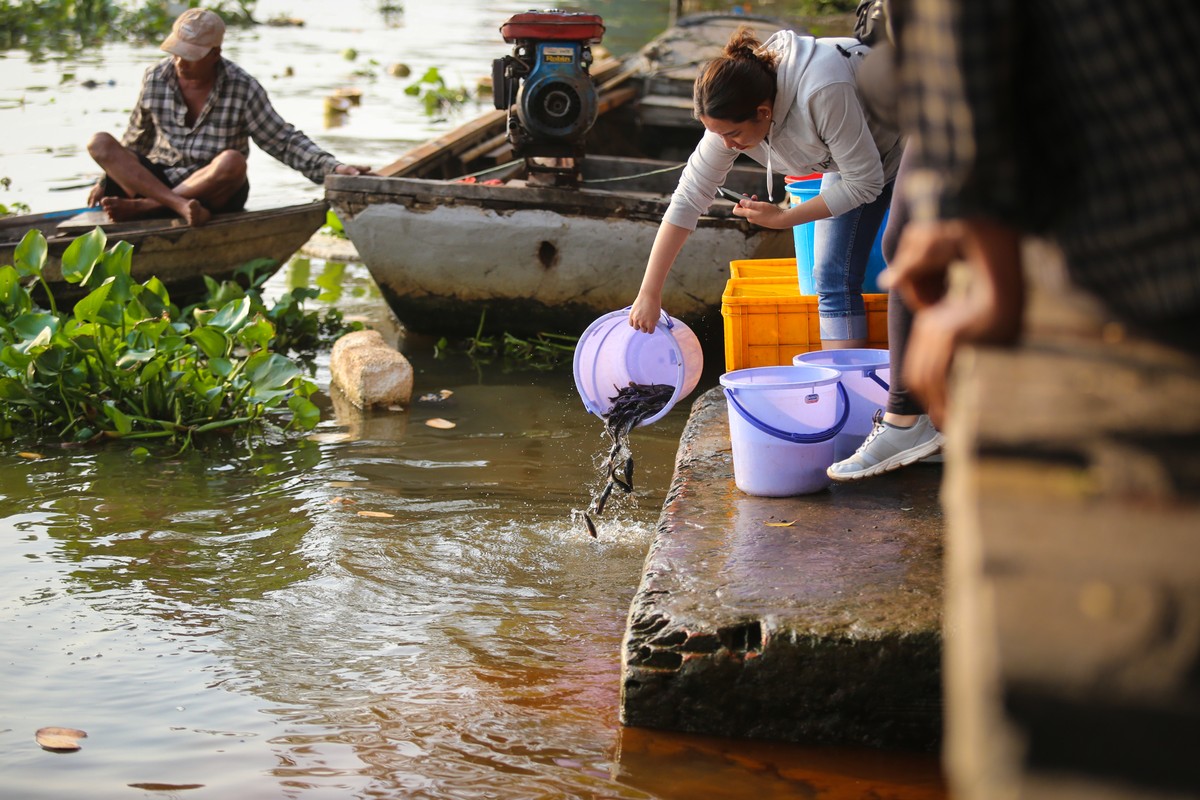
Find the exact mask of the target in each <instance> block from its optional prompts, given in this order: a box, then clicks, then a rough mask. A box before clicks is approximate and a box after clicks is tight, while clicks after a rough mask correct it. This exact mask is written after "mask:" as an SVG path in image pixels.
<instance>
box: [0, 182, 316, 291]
mask: <svg viewBox="0 0 1200 800" xmlns="http://www.w3.org/2000/svg"><path fill="white" fill-rule="evenodd" d="M328 207H329V206H328V204H327V203H326V202H325V201H324V200H315V201H312V202H309V203H303V204H299V205H293V206H283V207H278V208H269V209H263V210H259V211H239V212H237V213H233V214H218V215H217V216H215V217H213V218H212V219H211V220H210V221H209V222H208V223H207V224H206V225H202V226H200V227H195V228H194V227H191V226H189V225H185V224H184V223H183V221H182V220H179V219H177V218H176V219H145V220H136V221H131V222H111V221H109V220H108V215H107V214H105V213H104V212H103V211H97V210H88V209H75V210H71V211H55V212H49V213H46V214H30V215H25V216H17V217H6V218H2V219H0V265H3V264H11V263H12V262H13V252H14V251H15V250H16V246H17V244H18V243H19V242H20V241H21V238H22V237H23V236H24V235H25V233H26V232H27V231H29V230H30V229H31V228H37V229H39V230H41V231H42V233H43V234H44V235H45V236H46V243H47V245H48V251H49V253H48V257H47V259H46V266H45V271H44V274H45V276H46V280H47V282H48V283H49V284H50V288H51V289H52V290H53V292H54V297H55V300H56V301H57V302H58V304H59V305H60V306H62V305H64V304H66V305H69V304H71V303H73V302H75V301H76V300H78V299H79V298H80V297H81V296H82V294H83V293H82V292H81V291H80V289H79V287H78V285H77V284H71V283H67V282H66V281H64V280H63V279H62V272H61V269H62V265H61V258H62V254H63V251H64V250H66V248H67V246H68V245H69V244H70V243H71V242H73V241H74V240H75V239H76V238H78V237H79V236H81V235H83V234H84V233H87V232H88V231H90V230H92V229H93V228H95V227H100V228H101V229H103V230H104V233H105V235H106V236H107V237H108V241H109V246H111V245H112V244H113V243H115V242H118V241H126V242H128V243H129V244H131V245H133V267H132V270H133V277H134V279H135V280H137V281H139V282H141V281H145V280H147V279H149V278H150V277H151V276H155V277H157V278H158V279H159V280H161V281H162V282H163V284H164V285H166V287H167V291H169V292H170V293H171V299H172V301H174V302H176V303H178V302H181V301H185V302H186V301H188V300H194V299H196V298H198V297H201V296H203V293H204V291H205V285H204V276H206V275H207V276H209V277H211V278H212V279H214V280H216V281H223V280H228V279H230V278H232V277H233V274H234V272H235V271H236V270H237V268H238V267H240V266H242V265H243V264H246V263H247V262H250V261H254V260H255V259H259V258H266V259H270V260H272V261H274V262H276V267H278V266H279V265H282V264H283V263H284V262H285V261H287V259H288V258H290V257H291V255H292V254H293V253H295V252H296V251H297V250H298V249H299V248H300V246H301V245H303V244H304V243H305V242H306V241H307V240H308V238H309V237H310V236H312V234H313V233H314V232H315V231H316V230H317V229H318V228H320V227H321V226H322V225H324V224H325V213H326V210H327V209H328Z"/></svg>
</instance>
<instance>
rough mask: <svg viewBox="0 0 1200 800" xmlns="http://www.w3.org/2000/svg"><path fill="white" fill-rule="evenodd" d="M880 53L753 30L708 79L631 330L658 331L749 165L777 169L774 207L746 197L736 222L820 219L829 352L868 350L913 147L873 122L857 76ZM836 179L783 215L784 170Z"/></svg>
mask: <svg viewBox="0 0 1200 800" xmlns="http://www.w3.org/2000/svg"><path fill="white" fill-rule="evenodd" d="M867 52H868V48H867V47H866V46H865V45H863V44H861V43H860V42H859V41H858V40H857V39H850V38H831V39H815V38H813V37H811V36H802V35H800V34H797V33H794V32H792V31H779V32H778V33H776V34H775V35H773V36H772V37H771V38H770V39H768V40H767V41H766V43H764V44H760V43H759V41H758V40H757V39H756V38H755V37H754V35H753V33H752V32H751V31H749V30H748V29H746V28H742V29H740V30H738V31H737V33H735V34H734V35H733V36H732V37H731V38H730V40H729V43H728V44H727V45H726V46H725V52H724V54H723V55H722V56H720V57H718V58H716V59H714V60H713V61H711V62H709V63H708V65H707V66H706V67H705V69H704V71H703V72H702V73H701V75H700V77H699V78H697V80H696V88H695V97H694V102H695V115H696V118H697V119H698V120H699V121H700V122H701V124H703V125H704V127H705V133H704V136H703V137H702V138H701V140H700V143H699V144H698V145H697V146H696V149H695V151H694V152H693V153H692V155H691V157H690V158H689V159H688V163H687V166H686V167H685V168H684V170H683V174H682V175H681V176H680V179H679V186H678V187H677V188H676V190H675V193H674V195H673V196H672V198H671V204H670V206H669V207H668V208H667V212H666V214H665V215H664V216H663V221H662V224H661V225H660V226H659V229H658V234H657V236H656V237H655V240H654V245H653V247H652V248H651V251H650V258H649V260H648V261H647V264H646V272H645V275H644V277H643V279H642V285H641V289H640V290H639V291H638V296H637V299H636V300H635V301H634V303H633V307H632V309H631V310H630V314H629V324H630V325H632V326H633V327H634V328H637V329H638V330H641V331H645V332H647V333H650V332H652V331H653V330H654V327H655V325H656V324H657V323H658V320H659V316H660V311H661V303H662V289H663V285H664V284H665V283H666V280H667V275H668V273H669V272H670V270H671V266H672V265H673V264H674V262H675V259H676V258H677V257H678V255H679V252H680V250H682V249H683V245H684V243H685V242H686V241H687V238H688V236H689V235H690V234H691V232H692V231H693V230H695V229H696V222H697V220H698V219H699V218H700V216H701V215H702V214H704V213H705V212H706V211H707V210H708V207H709V206H710V205H711V204H712V201H713V198H714V196H715V193H716V189H717V187H718V186H720V185H721V184H722V183H724V181H725V177H726V175H728V173H729V171H730V169H731V168H732V167H733V163H734V161H735V160H737V157H738V156H739V155H741V154H743V153H745V154H746V155H747V156H749V157H750V158H752V159H754V160H755V161H757V162H759V163H760V164H762V165H763V166H765V167H766V168H767V192H766V194H767V201H766V202H763V201H759V200H757V199H755V198H745V199H743V200H741V201H739V203H738V206H737V208H735V209H734V212H733V213H734V214H736V215H738V216H741V217H745V218H746V219H748V220H749V221H750V222H753V223H755V224H756V225H761V226H763V227H767V228H789V227H792V226H794V225H801V224H805V223H809V222H816V224H817V227H816V228H815V230H814V251H815V259H816V262H817V263H816V264H815V265H814V281H815V284H816V288H817V294H818V311H819V314H820V322H821V339H822V342H823V344H824V346H825V347H826V348H831V347H863V346H865V345H866V342H867V320H866V312H865V310H864V308H863V300H862V283H863V277H864V273H865V272H866V265H867V259H868V256H869V255H870V250H871V246H872V245H873V244H874V241H875V237H876V234H877V233H878V231H879V226H880V224H881V223H882V221H883V215H884V212H885V211H886V210H887V207H888V203H889V201H890V199H891V191H892V182H893V180H894V179H895V177H896V170H897V168H898V167H899V163H900V155H901V152H902V150H903V140H902V138H901V136H900V134H899V133H898V132H896V131H895V130H892V129H889V128H887V127H886V126H884V125H882V124H879V123H877V122H875V121H873V120H870V119H868V115H867V113H866V110H865V109H864V107H863V103H862V99H861V98H860V96H859V93H858V88H857V84H856V81H855V75H856V73H857V71H858V67H859V65H860V63H861V62H862V59H863V57H864V56H865V55H866V53H867ZM774 172H783V173H785V174H794V175H803V174H807V173H811V172H820V173H824V178H823V180H822V182H821V191H820V194H819V195H818V196H816V197H814V198H812V199H811V200H807V201H805V202H803V203H800V204H798V205H795V206H792V207H791V208H787V209H784V208H781V207H780V206H779V205H776V203H775V202H774V200H775V198H774V197H773V195H772V192H771V183H772V178H771V176H772V174H773V173H774Z"/></svg>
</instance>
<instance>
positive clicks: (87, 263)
mask: <svg viewBox="0 0 1200 800" xmlns="http://www.w3.org/2000/svg"><path fill="white" fill-rule="evenodd" d="M106 245H107V240H106V237H105V235H104V232H103V231H102V230H101V229H100V228H96V229H95V230H93V231H92V232H90V233H88V234H86V235H84V236H81V237H79V238H78V239H76V240H75V241H74V242H72V243H71V245H70V246H69V247H68V248H67V249H66V251H65V252H64V253H63V256H62V274H63V278H64V279H65V280H66V281H68V282H70V283H77V284H80V285H81V286H83V287H84V288H87V289H89V290H90V291H89V293H88V294H87V295H86V296H84V297H83V298H82V299H81V300H79V301H78V302H77V303H76V304H75V306H74V308H73V309H72V310H71V311H70V312H69V313H66V312H60V311H59V309H58V308H57V307H56V303H55V299H54V295H53V292H52V291H51V290H50V286H49V284H48V282H47V281H46V279H45V276H44V272H43V270H44V268H45V265H46V258H47V246H46V240H45V237H44V236H43V235H42V234H41V232H40V231H37V230H32V231H30V232H29V233H27V234H26V235H25V237H24V238H23V239H22V240H21V243H20V245H19V246H18V247H17V249H16V251H15V253H14V257H13V262H14V263H13V264H11V265H6V266H0V436H3V437H5V438H8V437H11V436H13V435H14V434H15V433H16V432H18V431H19V432H22V433H39V434H45V435H51V436H54V437H57V438H59V439H63V440H67V441H75V442H92V441H98V440H102V439H168V440H173V442H175V443H178V444H179V446H180V449H183V448H186V447H188V446H189V445H191V444H192V443H193V439H194V437H196V436H199V435H203V434H206V433H210V432H213V431H218V430H228V429H233V428H242V429H244V430H245V431H246V432H247V434H249V433H253V432H261V431H263V430H264V429H265V428H266V427H268V426H270V427H290V428H299V429H303V430H308V429H311V428H313V427H314V426H315V425H316V423H317V422H318V420H319V416H320V414H319V411H318V410H317V408H316V406H315V405H313V403H312V402H311V401H310V400H309V399H308V398H309V396H310V395H311V394H312V393H313V392H314V391H316V388H317V387H316V384H315V383H313V382H312V381H310V380H308V379H307V378H306V377H305V376H304V375H303V374H302V371H301V369H300V368H299V367H298V366H297V365H296V364H294V363H293V362H292V361H291V360H289V359H288V358H287V357H286V356H283V355H281V354H279V353H276V352H272V351H271V349H270V345H271V341H272V338H273V337H274V335H275V329H274V326H273V325H272V323H271V322H270V321H269V320H268V319H266V318H265V317H264V316H263V315H262V314H259V313H251V301H250V298H248V297H241V298H239V299H235V300H232V301H230V302H228V303H225V304H224V305H221V306H220V307H217V308H195V309H193V311H192V313H191V315H190V317H191V318H190V319H178V318H175V317H174V316H173V313H174V314H176V315H178V313H179V312H178V311H177V310H176V309H175V308H174V307H173V306H172V305H171V301H170V297H169V296H168V293H167V289H166V287H165V286H164V285H163V284H162V282H161V281H159V280H158V279H157V278H151V279H150V280H148V281H146V282H144V283H141V284H139V283H137V282H135V281H134V280H133V279H132V278H131V277H130V265H131V263H132V255H133V248H132V246H131V245H129V244H128V243H127V242H117V243H116V244H115V245H113V246H112V247H111V248H109V249H107V250H106V249H105V248H106ZM30 281H33V282H36V283H37V284H40V289H41V290H42V292H43V293H44V294H45V296H46V298H47V301H48V305H49V309H48V310H47V309H43V308H41V307H39V306H38V305H37V303H36V302H35V300H34V296H33V294H32V293H31V291H30V288H29V287H28V286H27V285H26V284H28V283H29V282H30Z"/></svg>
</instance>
